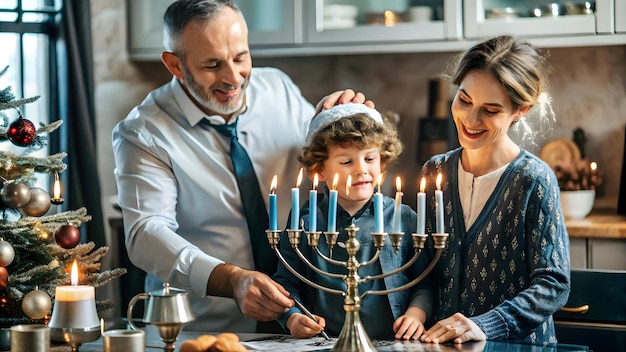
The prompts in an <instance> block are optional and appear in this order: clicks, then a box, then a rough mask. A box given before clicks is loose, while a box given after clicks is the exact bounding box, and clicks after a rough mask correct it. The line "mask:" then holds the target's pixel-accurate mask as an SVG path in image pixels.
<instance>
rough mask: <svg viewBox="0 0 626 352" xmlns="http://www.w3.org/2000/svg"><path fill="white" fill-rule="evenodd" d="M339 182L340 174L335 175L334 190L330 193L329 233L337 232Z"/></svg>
mask: <svg viewBox="0 0 626 352" xmlns="http://www.w3.org/2000/svg"><path fill="white" fill-rule="evenodd" d="M337 182H339V174H335V178H334V179H333V188H332V189H331V190H330V191H329V192H328V193H329V194H328V195H329V197H328V227H327V229H326V230H327V232H336V231H337Z"/></svg>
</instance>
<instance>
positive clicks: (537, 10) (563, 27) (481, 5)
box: [463, 0, 615, 38]
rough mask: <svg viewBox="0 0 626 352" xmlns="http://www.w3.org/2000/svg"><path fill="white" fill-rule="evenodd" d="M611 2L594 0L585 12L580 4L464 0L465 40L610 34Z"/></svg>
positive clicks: (528, 0) (546, 0)
mask: <svg viewBox="0 0 626 352" xmlns="http://www.w3.org/2000/svg"><path fill="white" fill-rule="evenodd" d="M614 1H615V0H596V1H595V3H594V2H589V4H591V8H590V9H585V8H584V3H585V2H582V1H581V2H580V3H581V4H583V5H582V6H583V7H575V6H574V4H579V2H562V1H561V2H557V1H554V0H467V1H465V2H464V5H465V12H464V17H463V19H464V29H465V32H464V33H465V37H466V38H486V37H491V36H494V35H498V34H514V35H518V36H537V37H542V36H555V35H568V34H571V35H584V34H596V33H611V32H613V31H614V18H613V15H612V13H613V12H612V11H613V9H614ZM594 6H595V7H594Z"/></svg>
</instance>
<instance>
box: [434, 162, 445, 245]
mask: <svg viewBox="0 0 626 352" xmlns="http://www.w3.org/2000/svg"><path fill="white" fill-rule="evenodd" d="M435 215H436V219H435V220H436V223H437V233H444V229H443V192H442V191H441V174H439V175H437V190H436V191H435Z"/></svg>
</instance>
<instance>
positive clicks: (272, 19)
mask: <svg viewBox="0 0 626 352" xmlns="http://www.w3.org/2000/svg"><path fill="white" fill-rule="evenodd" d="M235 2H236V3H237V6H239V9H240V10H241V13H243V16H244V17H245V18H246V23H247V24H248V32H249V41H250V43H251V44H253V45H291V44H299V43H302V3H301V2H300V1H293V0H261V1H260V0H236V1H235Z"/></svg>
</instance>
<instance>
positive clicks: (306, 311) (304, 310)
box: [293, 299, 330, 340]
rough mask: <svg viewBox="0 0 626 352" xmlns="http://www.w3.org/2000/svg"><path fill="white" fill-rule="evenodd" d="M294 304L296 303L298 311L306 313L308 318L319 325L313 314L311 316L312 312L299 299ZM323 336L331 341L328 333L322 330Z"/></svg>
mask: <svg viewBox="0 0 626 352" xmlns="http://www.w3.org/2000/svg"><path fill="white" fill-rule="evenodd" d="M293 302H294V303H295V305H296V307H298V309H300V310H301V311H302V313H304V314H305V315H306V316H307V317H309V318H311V319H313V321H314V322H316V323H317V319H315V317H314V316H313V314H311V312H309V310H308V309H306V308H305V307H304V305H302V303H300V302H299V301H298V300H297V299H294V300H293ZM321 334H322V336H324V338H325V339H326V340H330V336H328V334H327V333H326V331H324V330H322V332H321Z"/></svg>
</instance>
